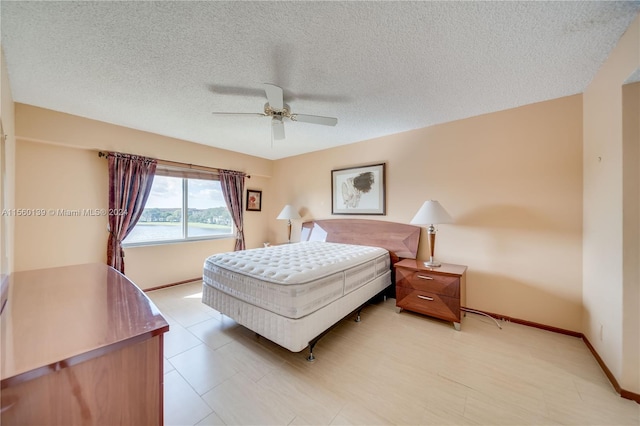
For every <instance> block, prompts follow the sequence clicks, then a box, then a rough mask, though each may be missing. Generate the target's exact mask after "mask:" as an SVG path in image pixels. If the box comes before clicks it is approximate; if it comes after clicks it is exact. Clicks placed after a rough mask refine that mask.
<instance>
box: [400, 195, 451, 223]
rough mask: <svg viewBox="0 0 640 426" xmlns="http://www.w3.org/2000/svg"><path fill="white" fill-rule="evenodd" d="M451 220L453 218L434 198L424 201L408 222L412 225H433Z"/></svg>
mask: <svg viewBox="0 0 640 426" xmlns="http://www.w3.org/2000/svg"><path fill="white" fill-rule="evenodd" d="M451 222H453V219H452V218H451V215H449V213H447V211H446V210H445V209H444V207H442V205H441V204H440V203H439V202H437V201H436V200H429V201H425V202H424V204H423V205H422V207H420V210H418V213H416V215H415V216H414V217H413V219H411V222H410V223H411V224H412V225H435V224H438V223H451Z"/></svg>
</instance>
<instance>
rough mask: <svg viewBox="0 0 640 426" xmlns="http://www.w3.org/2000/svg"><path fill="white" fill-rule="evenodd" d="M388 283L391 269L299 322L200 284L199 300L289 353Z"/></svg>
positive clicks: (302, 346) (307, 342) (378, 291)
mask: <svg viewBox="0 0 640 426" xmlns="http://www.w3.org/2000/svg"><path fill="white" fill-rule="evenodd" d="M390 284H391V270H387V271H386V273H384V274H383V275H381V276H379V277H377V278H374V279H373V280H371V281H369V282H368V283H366V284H364V285H363V286H361V287H358V288H357V289H356V290H354V291H352V292H350V293H348V294H346V295H345V296H344V297H341V298H339V299H338V300H336V301H334V302H332V303H330V304H329V305H327V306H325V307H323V308H321V309H318V310H317V311H315V312H313V313H312V314H309V315H307V316H305V317H302V318H299V319H291V318H287V317H284V316H282V315H278V314H275V313H273V312H271V311H268V310H266V309H263V308H260V307H258V306H255V305H252V304H250V303H247V302H244V301H242V300H239V299H236V298H235V297H233V296H230V295H228V294H226V293H224V292H222V291H220V290H218V289H216V288H214V287H212V286H210V285H203V289H202V301H203V302H204V303H205V304H207V305H208V306H211V307H212V308H213V309H215V310H217V311H218V312H220V313H222V314H224V315H226V316H228V317H230V318H233V319H234V320H235V321H236V322H237V323H238V324H240V325H243V326H245V327H247V328H248V329H249V330H252V331H254V332H256V333H258V334H259V335H261V336H263V337H265V338H267V339H269V340H271V341H272V342H274V343H277V344H278V345H280V346H282V347H283V348H286V349H288V350H290V351H292V352H299V351H301V350H303V349H304V348H306V347H307V346H308V345H309V342H311V341H312V340H313V339H314V338H316V337H318V336H319V335H320V334H322V332H324V331H325V330H327V329H328V328H330V327H331V326H332V325H334V324H335V323H337V322H338V321H340V320H341V319H342V318H344V317H345V316H346V315H348V314H349V313H351V312H353V311H354V310H356V309H357V308H358V307H360V306H362V305H363V304H364V303H366V302H367V301H368V300H369V299H371V298H372V297H374V296H375V295H377V294H378V293H380V292H381V291H382V290H384V289H385V288H387V286H389V285H390Z"/></svg>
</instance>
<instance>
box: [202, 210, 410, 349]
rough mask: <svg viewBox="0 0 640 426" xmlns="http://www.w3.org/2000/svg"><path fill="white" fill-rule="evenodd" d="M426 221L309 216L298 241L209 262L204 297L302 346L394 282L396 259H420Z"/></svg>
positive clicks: (267, 333)
mask: <svg viewBox="0 0 640 426" xmlns="http://www.w3.org/2000/svg"><path fill="white" fill-rule="evenodd" d="M419 238H420V228H419V227H416V226H412V225H406V224H400V223H394V222H385V221H377V220H365V219H327V220H316V221H313V222H305V223H303V225H302V231H301V238H300V240H301V241H300V242H298V243H291V244H282V245H277V246H273V247H266V248H258V249H249V250H242V251H237V252H230V253H220V254H216V255H213V256H210V257H208V258H207V259H206V260H205V262H204V270H203V292H202V301H203V303H205V304H206V305H208V306H210V307H212V308H213V309H215V310H217V311H219V312H220V313H222V314H224V315H226V316H228V317H230V318H232V319H234V320H235V321H236V322H237V323H239V324H241V325H243V326H244V327H246V328H248V329H250V330H252V331H254V332H255V333H257V334H258V335H260V336H263V337H265V338H267V339H269V340H271V341H273V342H275V343H276V344H278V345H280V346H282V347H284V348H286V349H288V350H290V351H292V352H300V351H302V350H303V349H305V348H306V347H309V356H308V357H307V359H308V360H309V361H313V360H314V355H313V347H314V345H315V344H316V342H317V341H318V340H319V338H320V337H322V336H323V335H324V334H325V333H326V332H327V331H328V330H329V329H330V328H331V327H332V326H333V325H335V324H336V323H338V322H339V321H340V320H341V319H343V318H345V317H346V316H348V315H350V314H351V313H353V312H358V318H357V320H359V316H360V315H359V311H360V309H361V308H362V307H363V306H364V305H366V303H367V302H368V301H369V300H371V299H372V298H373V297H375V296H377V295H379V294H381V293H383V292H384V291H385V290H386V289H387V288H388V287H390V286H391V285H392V282H393V281H392V269H393V264H394V263H395V262H396V261H398V259H401V258H412V259H415V257H416V252H417V249H418V244H419Z"/></svg>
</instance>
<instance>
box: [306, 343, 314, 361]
mask: <svg viewBox="0 0 640 426" xmlns="http://www.w3.org/2000/svg"><path fill="white" fill-rule="evenodd" d="M315 345H316V342H313V343H309V356H308V357H307V361H309V362H313V361H315V360H316V357H315V356H313V347H314V346H315Z"/></svg>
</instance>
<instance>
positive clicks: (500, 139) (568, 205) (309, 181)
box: [269, 95, 582, 331]
mask: <svg viewBox="0 0 640 426" xmlns="http://www.w3.org/2000/svg"><path fill="white" fill-rule="evenodd" d="M379 162H385V163H386V164H387V176H386V188H387V215H386V216H373V217H370V218H373V219H381V220H388V221H397V222H403V223H408V222H409V221H410V220H411V218H412V217H413V215H414V214H415V213H416V211H417V210H418V208H419V207H420V205H421V204H422V203H423V202H424V201H425V200H427V199H437V200H439V201H440V202H441V203H442V205H443V206H444V207H445V208H446V209H447V210H448V211H449V213H450V214H451V215H452V216H453V217H454V219H455V223H454V224H450V225H440V226H439V231H438V237H437V249H436V257H437V258H439V259H440V260H441V261H444V262H449V263H459V264H464V265H467V266H468V267H469V270H468V281H467V287H468V296H467V306H468V307H470V308H475V309H481V310H486V311H490V312H496V313H500V314H503V315H508V316H513V317H516V318H520V319H525V320H529V321H534V322H538V323H541V324H546V325H550V326H556V327H560V328H564V329H569V330H574V331H579V330H580V326H581V321H582V264H581V256H582V248H581V247H582V237H581V232H582V99H581V96H579V95H578V96H572V97H566V98H561V99H557V100H553V101H549V102H543V103H538V104H533V105H528V106H524V107H521V108H517V109H512V110H507V111H502V112H497V113H494V114H487V115H483V116H479V117H474V118H469V119H466V120H460V121H455V122H451V123H446V124H442V125H438V126H433V127H429V128H424V129H419V130H415V131H411V132H405V133H400V134H396V135H391V136H387V137H383V138H379V139H374V140H370V141H365V142H361V143H357V144H353V145H348V146H344V147H339V148H334V149H330V150H326V151H321V152H315V153H311V154H307V155H301V156H297V157H292V158H287V159H283V160H278V161H276V164H275V168H274V177H273V182H272V185H273V188H278V191H277V193H276V192H274V194H273V198H274V201H275V203H274V210H272V211H271V212H270V214H269V217H270V218H274V217H275V215H277V213H278V210H279V209H280V208H282V206H283V205H285V204H287V203H291V204H293V205H294V206H296V207H298V208H299V209H300V211H301V214H304V217H303V219H304V220H308V219H320V218H328V217H331V187H330V171H331V170H332V169H338V168H343V167H349V166H357V165H363V164H375V163H379ZM300 222H301V221H297V222H296V228H297V231H298V232H299V226H300ZM270 227H271V231H270V235H269V237H270V239H272V240H273V241H276V242H278V241H284V240H286V226H285V224H284V223H282V222H279V221H276V220H275V219H272V221H271V223H270ZM295 237H296V238H298V235H297V234H296V235H295ZM422 237H423V238H422V242H421V246H420V256H421V257H422V258H424V257H426V256H427V253H428V243H427V239H426V237H425V232H424V230H423V235H422Z"/></svg>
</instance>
